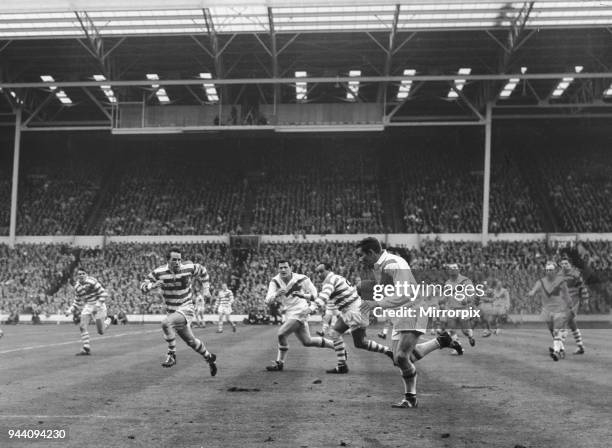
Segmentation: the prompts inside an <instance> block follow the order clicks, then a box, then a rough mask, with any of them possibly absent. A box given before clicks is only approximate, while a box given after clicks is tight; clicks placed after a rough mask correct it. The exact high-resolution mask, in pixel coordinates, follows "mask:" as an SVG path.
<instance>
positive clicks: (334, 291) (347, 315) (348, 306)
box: [315, 263, 393, 373]
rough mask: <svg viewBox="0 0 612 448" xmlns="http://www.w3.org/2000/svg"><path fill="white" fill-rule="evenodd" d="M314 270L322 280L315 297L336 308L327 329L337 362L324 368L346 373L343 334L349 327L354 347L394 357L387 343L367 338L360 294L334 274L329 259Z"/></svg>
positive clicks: (365, 319) (342, 278)
mask: <svg viewBox="0 0 612 448" xmlns="http://www.w3.org/2000/svg"><path fill="white" fill-rule="evenodd" d="M315 273H316V275H317V277H318V278H319V280H320V281H321V283H322V287H321V292H320V293H319V297H318V299H319V300H320V301H321V302H320V303H322V304H324V306H326V307H327V306H329V305H330V304H332V306H333V307H334V308H336V309H337V310H338V312H339V315H338V318H337V319H336V322H335V324H334V325H333V327H332V329H331V331H330V336H331V338H332V340H333V342H334V350H335V351H336V356H337V361H338V363H337V365H336V367H335V368H333V369H330V370H327V371H326V372H327V373H348V366H347V365H346V349H345V346H344V340H343V339H342V335H343V334H344V333H346V332H347V331H348V330H351V335H352V336H353V343H354V344H355V348H360V349H363V350H367V351H370V352H378V353H384V354H386V355H387V356H389V357H390V358H391V359H393V352H392V351H391V349H390V348H389V347H386V346H384V345H381V344H379V343H377V342H374V341H371V340H369V339H366V327H367V326H368V316H363V315H362V314H361V311H360V306H361V298H360V297H359V296H358V295H357V291H356V290H355V287H354V286H353V285H351V284H350V282H349V281H348V280H347V279H345V278H344V277H342V276H341V275H338V274H334V273H333V272H332V270H331V265H330V264H329V263H320V264H319V265H318V266H317V267H316V268H315Z"/></svg>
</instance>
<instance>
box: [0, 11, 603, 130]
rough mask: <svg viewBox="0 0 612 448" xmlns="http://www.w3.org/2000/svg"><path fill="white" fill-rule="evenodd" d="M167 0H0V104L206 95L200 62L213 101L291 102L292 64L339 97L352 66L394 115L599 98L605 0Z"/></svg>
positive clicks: (62, 116)
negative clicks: (47, 79)
mask: <svg viewBox="0 0 612 448" xmlns="http://www.w3.org/2000/svg"><path fill="white" fill-rule="evenodd" d="M169 3H170V2H168V1H167V0H165V1H162V0H145V1H143V0H136V1H130V2H125V0H121V1H119V0H108V1H105V2H100V1H91V0H90V1H87V0H48V1H46V2H44V3H42V2H39V1H38V0H36V1H32V0H26V1H24V0H19V1H16V0H3V2H2V13H0V87H2V88H3V91H2V92H1V93H0V113H2V112H8V111H10V110H11V109H10V108H11V107H13V108H14V107H15V106H17V105H19V104H22V105H23V108H24V110H25V112H26V116H28V117H30V116H31V117H32V119H31V120H30V124H31V125H34V124H35V123H37V122H39V124H41V123H44V122H47V121H49V120H50V119H53V120H57V121H64V122H75V121H78V120H80V119H85V120H86V121H88V122H91V123H94V122H105V121H108V119H109V118H110V117H111V115H112V114H113V109H115V108H117V107H121V105H122V104H124V103H126V102H131V101H138V102H142V103H145V104H159V103H158V100H157V98H159V97H160V95H158V93H159V92H158V89H160V88H163V89H165V90H164V93H166V94H167V95H162V97H163V98H165V97H166V96H167V97H168V101H166V102H165V104H169V105H173V104H179V105H195V104H200V105H202V104H205V103H210V102H211V101H210V98H213V99H214V98H215V96H214V95H212V96H211V97H209V96H208V95H207V93H208V92H207V91H206V90H205V87H204V85H203V82H202V80H201V78H200V74H201V73H210V74H211V79H210V81H208V79H207V85H208V89H209V91H212V89H213V88H214V89H217V90H218V97H219V98H220V99H221V102H222V103H224V104H245V103H248V104H255V103H259V104H276V103H295V102H296V92H295V82H296V81H297V80H295V79H294V74H295V72H297V71H304V72H306V73H307V78H304V79H300V80H299V81H300V82H306V83H307V85H306V97H307V101H308V102H343V101H347V98H348V97H349V96H350V95H347V89H349V88H350V85H349V84H348V83H349V82H351V81H352V82H358V83H359V91H358V97H356V98H349V99H351V100H354V101H358V102H364V103H379V104H381V103H384V105H385V107H386V108H387V112H389V111H393V114H394V115H395V116H396V117H399V116H400V115H402V114H404V115H406V117H407V119H408V120H411V119H414V117H416V116H433V115H436V114H437V115H439V116H441V117H446V116H452V115H456V114H461V113H463V114H467V115H468V116H471V117H472V118H474V116H476V117H478V116H479V115H481V114H482V112H483V110H484V105H485V104H486V103H487V102H490V101H494V102H496V103H497V105H496V111H497V112H498V113H499V114H501V113H502V109H505V113H507V114H508V115H509V116H519V115H520V114H524V113H527V112H529V113H535V112H536V109H537V110H538V111H539V113H542V114H544V115H551V114H570V115H572V114H576V113H592V112H593V111H594V110H595V109H597V110H599V111H601V110H602V109H603V110H605V109H608V108H610V104H609V101H610V97H611V94H610V93H609V92H610V87H611V84H612V71H611V70H610V69H609V67H610V66H611V65H612V51H611V50H612V31H611V28H610V27H612V0H611V1H607V0H606V1H566V2H559V1H550V0H539V1H533V2H497V1H484V0H469V1H450V0H448V1H446V2H438V1H433V0H416V1H410V2H403V3H402V2H400V3H396V2H392V1H380V0H379V1H377V0H367V1H364V0H354V1H351V2H350V3H347V2H342V1H340V2H336V1H324V0H301V1H300V2H299V6H296V5H297V4H298V3H297V2H294V1H289V0H268V1H264V0H242V1H236V0H229V1H207V0H199V1H194V0H178V1H173V2H172V3H171V5H172V9H169V7H168V4H169ZM577 66H580V67H582V68H583V69H581V73H577V71H576V70H575V67H577ZM461 68H469V69H470V75H468V76H460V77H459V76H458V74H459V73H460V72H459V69H461ZM523 69H525V71H524V72H522V70H523ZM351 71H353V72H356V71H360V73H361V76H359V77H354V79H352V80H350V81H349V80H348V79H347V78H348V75H349V73H350V72H351ZM406 71H408V72H409V73H412V71H414V73H415V75H414V77H410V76H407V77H406V76H404V73H406ZM147 74H156V75H158V78H159V81H157V80H156V81H155V84H153V83H152V82H150V81H149V80H147ZM41 76H49V77H52V78H51V79H53V80H54V82H55V83H54V84H52V83H49V82H47V83H45V82H44V81H42V79H41ZM564 78H568V79H569V78H572V79H571V81H570V80H566V79H564ZM94 79H102V80H104V81H99V82H98V81H95V80H94ZM408 79H410V80H412V82H411V83H410V92H409V94H407V95H404V96H398V92H399V89H400V87H401V86H402V84H403V85H406V80H408ZM457 81H459V82H457ZM511 81H512V82H511ZM508 83H511V87H512V89H511V90H507V92H508V93H506V94H504V95H500V94H501V92H502V90H504V87H505V86H507V85H508ZM561 83H562V84H561ZM559 85H561V86H562V87H563V89H561V90H562V91H561V92H560V89H558V87H559ZM152 86H157V87H152ZM459 86H460V89H458V90H460V91H455V89H457V87H459ZM55 87H59V88H61V90H62V91H63V92H64V93H65V94H66V96H67V97H69V98H70V100H71V103H69V104H64V103H62V102H60V101H59V97H57V92H56V91H54V90H55V89H54V88H55ZM111 87H112V88H111ZM555 91H557V93H556V94H554V92H555ZM111 98H112V100H111ZM212 102H214V101H212ZM168 107H170V106H168ZM610 109H611V110H610V111H609V112H612V108H610ZM605 111H606V112H608V111H607V110H605ZM476 112H478V113H476ZM480 118H481V117H480ZM7 121H8V120H7Z"/></svg>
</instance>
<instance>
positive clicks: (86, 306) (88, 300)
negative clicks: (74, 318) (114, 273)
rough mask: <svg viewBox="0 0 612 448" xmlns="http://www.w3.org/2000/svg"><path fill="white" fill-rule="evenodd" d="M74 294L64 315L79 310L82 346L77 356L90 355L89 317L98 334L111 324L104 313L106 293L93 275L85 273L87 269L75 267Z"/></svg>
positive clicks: (102, 332)
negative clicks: (93, 320) (92, 320)
mask: <svg viewBox="0 0 612 448" xmlns="http://www.w3.org/2000/svg"><path fill="white" fill-rule="evenodd" d="M74 292H75V294H76V296H75V298H74V301H73V302H72V305H70V308H68V310H67V311H66V316H69V315H71V314H73V313H75V312H80V314H81V322H80V324H79V329H80V330H81V343H82V344H83V348H82V349H81V351H80V352H78V353H77V356H88V355H91V345H90V343H89V331H87V327H88V326H89V322H91V319H95V322H96V328H97V330H98V334H104V331H105V330H106V329H107V328H108V326H109V325H110V324H111V321H112V319H111V318H110V317H108V316H107V315H106V314H107V313H106V303H105V301H106V298H107V297H108V294H107V293H106V290H105V289H104V288H103V287H102V285H101V284H100V282H99V281H98V280H96V279H95V278H94V277H92V276H90V275H87V271H85V269H83V268H79V269H77V273H76V283H75V285H74Z"/></svg>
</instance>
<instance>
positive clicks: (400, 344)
mask: <svg viewBox="0 0 612 448" xmlns="http://www.w3.org/2000/svg"><path fill="white" fill-rule="evenodd" d="M420 334H421V333H420V332H418V331H400V332H399V333H398V336H397V338H399V340H397V342H396V343H395V344H394V356H395V364H396V365H397V366H398V367H399V368H400V370H401V372H402V382H403V383H404V399H403V400H402V401H400V402H399V403H397V404H394V405H393V407H395V408H416V407H417V406H418V401H417V398H416V383H417V372H416V367H415V365H414V364H413V363H412V361H410V357H411V355H412V351H413V350H414V348H415V347H416V345H417V343H418V341H419V337H420Z"/></svg>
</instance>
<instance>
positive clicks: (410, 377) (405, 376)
mask: <svg viewBox="0 0 612 448" xmlns="http://www.w3.org/2000/svg"><path fill="white" fill-rule="evenodd" d="M402 381H403V382H404V395H406V398H408V396H409V395H412V396H414V395H416V382H417V373H416V370H414V371H413V372H412V373H406V372H402Z"/></svg>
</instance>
